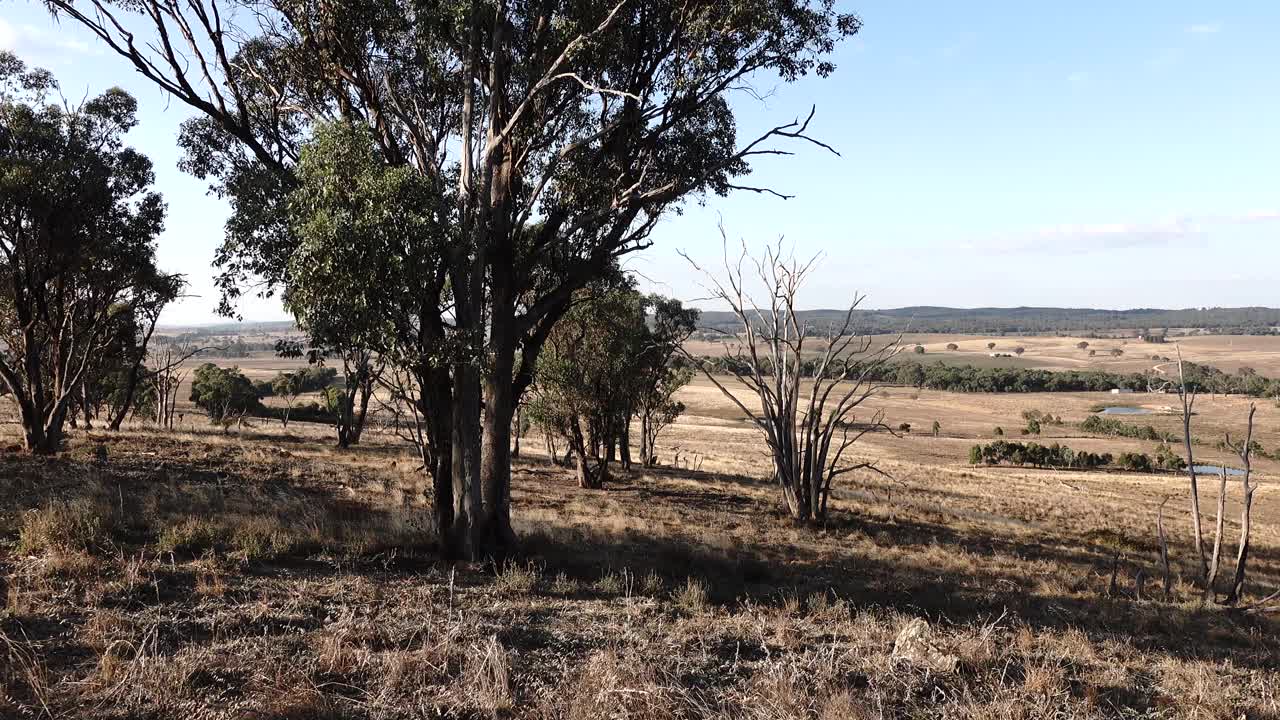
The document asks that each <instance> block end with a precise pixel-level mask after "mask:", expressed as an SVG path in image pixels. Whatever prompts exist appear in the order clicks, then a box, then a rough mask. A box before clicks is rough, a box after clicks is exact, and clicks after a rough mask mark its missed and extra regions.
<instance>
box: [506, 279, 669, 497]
mask: <svg viewBox="0 0 1280 720" xmlns="http://www.w3.org/2000/svg"><path fill="white" fill-rule="evenodd" d="M628 285H629V283H624V285H623V286H622V287H617V286H614V285H613V284H612V283H599V284H597V285H595V286H592V287H591V288H588V289H586V290H583V291H580V292H579V293H578V297H577V298H576V299H575V303H574V307H573V308H572V309H571V310H570V311H569V312H568V313H567V314H566V315H565V317H564V318H562V319H561V321H560V322H559V323H557V324H556V327H555V328H554V329H553V330H552V332H551V335H550V337H549V338H548V340H547V343H546V346H545V347H544V349H543V351H542V353H541V356H540V357H539V360H538V366H537V376H536V378H537V380H536V385H535V391H534V395H533V399H532V402H530V403H529V414H530V416H531V418H532V419H533V420H534V422H537V423H539V424H541V425H543V426H544V427H549V428H551V429H553V430H554V431H555V432H557V433H559V434H560V435H561V436H562V437H564V438H565V440H566V441H567V442H568V445H569V448H570V449H571V450H572V451H573V455H574V457H575V458H576V462H577V464H576V467H577V477H578V485H579V487H582V488H601V487H603V486H604V483H605V482H607V480H608V478H609V463H610V462H611V461H612V459H613V458H612V457H611V456H610V454H609V453H608V445H609V443H610V442H611V441H614V440H616V439H617V438H618V437H619V435H621V433H620V432H619V430H620V428H621V427H622V426H623V425H626V424H628V423H629V422H630V419H631V413H632V410H633V404H634V398H636V396H637V395H639V394H640V392H641V388H640V385H641V384H642V383H643V382H646V379H645V378H644V377H643V372H642V369H643V368H642V366H643V365H644V364H645V358H644V351H645V346H646V345H647V342H646V340H647V336H648V327H647V325H646V317H645V305H646V299H645V297H644V296H643V295H641V294H640V293H638V292H636V291H635V290H634V289H633V288H631V287H629V286H628Z"/></svg>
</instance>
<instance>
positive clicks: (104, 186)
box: [0, 52, 181, 452]
mask: <svg viewBox="0 0 1280 720" xmlns="http://www.w3.org/2000/svg"><path fill="white" fill-rule="evenodd" d="M56 90H57V84H56V83H55V82H54V80H53V77H52V76H51V75H50V74H49V73H48V72H47V71H44V70H28V69H27V67H26V66H25V65H24V64H23V63H22V61H20V60H19V59H18V58H17V57H16V56H14V55H13V54H12V53H9V52H0V128H3V132H2V133H0V147H2V148H3V158H4V162H3V163H2V164H0V216H3V217H4V218H5V222H3V223H0V278H2V281H0V337H3V340H0V344H2V345H4V346H5V351H4V352H3V353H0V382H2V383H3V384H4V385H5V386H6V387H7V388H8V390H9V391H10V393H11V394H12V395H13V396H14V397H15V399H17V400H18V409H19V411H20V414H21V418H22V424H23V429H24V431H25V434H26V440H27V444H28V446H29V447H30V448H31V449H33V450H38V451H40V452H48V451H51V450H53V449H55V448H56V447H57V445H58V443H59V441H60V439H61V434H62V422H63V418H64V417H65V415H66V410H67V407H68V404H69V403H70V402H71V399H72V398H73V397H75V395H76V394H77V392H76V391H77V390H79V389H80V387H81V383H82V382H84V381H85V380H90V381H91V382H92V380H93V379H94V378H95V376H96V377H99V378H100V377H105V376H107V375H110V374H112V373H114V372H115V371H116V370H118V369H119V367H121V366H127V365H132V364H133V363H132V362H129V361H132V360H134V357H129V356H127V353H126V351H127V350H129V349H130V348H131V347H132V345H133V343H134V339H133V338H132V337H130V336H128V335H127V332H126V330H127V328H129V327H134V326H135V323H134V316H135V313H140V312H144V311H146V312H150V311H154V312H158V310H159V307H163V305H164V304H165V303H167V302H169V301H170V300H172V299H173V297H174V296H175V295H176V293H177V290H178V288H179V287H180V284H181V280H180V279H179V278H175V277H173V276H167V275H164V274H163V273H161V272H160V271H159V270H158V269H157V267H156V260H155V238H156V236H157V235H158V234H159V233H160V231H161V230H162V228H163V225H164V213H165V207H164V203H163V201H162V200H161V198H160V195H159V194H158V193H156V192H154V191H152V189H151V185H152V183H153V182H154V175H153V173H152V167H151V161H150V160H148V159H147V158H146V157H145V156H143V155H141V154H140V153H138V152H136V151H135V150H133V149H131V148H128V147H126V146H125V145H124V140H125V135H126V133H128V132H129V130H131V129H132V128H133V127H134V126H135V125H137V116H136V111H137V103H136V101H135V100H134V99H133V97H132V96H130V95H129V94H128V93H126V92H124V91H123V90H120V89H118V88H117V89H112V90H108V91H106V92H105V93H103V94H101V95H99V96H97V97H94V98H91V99H89V100H87V101H85V102H84V103H83V104H81V105H79V106H71V105H68V104H66V103H63V102H58V101H57V99H56V98H54V97H53V94H54V92H55V91H56ZM112 346H114V347H112ZM108 350H110V351H108ZM113 365H114V366H115V367H113ZM96 394H97V396H98V397H96V398H91V400H90V402H91V403H92V402H95V401H96V400H99V399H100V398H101V393H96Z"/></svg>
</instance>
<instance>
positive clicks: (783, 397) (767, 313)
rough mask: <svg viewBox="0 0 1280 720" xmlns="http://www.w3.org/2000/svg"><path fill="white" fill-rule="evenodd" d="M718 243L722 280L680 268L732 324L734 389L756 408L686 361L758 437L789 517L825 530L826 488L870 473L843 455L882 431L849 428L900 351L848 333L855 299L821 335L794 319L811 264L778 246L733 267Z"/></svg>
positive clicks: (873, 425)
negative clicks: (702, 285)
mask: <svg viewBox="0 0 1280 720" xmlns="http://www.w3.org/2000/svg"><path fill="white" fill-rule="evenodd" d="M721 238H722V240H724V248H725V252H724V265H725V279H724V280H720V279H717V278H716V276H714V275H713V274H711V273H710V272H708V271H706V270H704V269H703V268H702V267H700V266H699V265H698V264H697V263H696V262H694V261H693V260H692V259H690V258H688V256H685V259H686V260H689V262H690V263H691V264H692V265H693V266H694V268H695V269H697V270H699V271H700V272H702V273H703V274H704V275H705V276H706V278H707V280H708V281H709V283H708V286H707V287H708V290H710V291H711V293H712V296H713V297H714V298H715V299H718V300H721V301H723V302H725V303H727V304H728V305H729V307H730V309H731V310H732V311H733V313H734V315H735V316H736V318H737V324H738V325H739V326H740V328H739V330H737V331H736V332H734V333H730V334H731V335H732V336H733V337H734V338H735V339H736V340H737V342H736V345H737V348H738V349H737V351H736V352H734V354H733V355H731V356H730V358H729V359H730V362H728V363H727V366H728V368H729V372H730V374H732V375H733V376H734V378H735V379H736V381H737V382H738V383H739V384H741V385H742V386H743V387H746V388H747V389H748V390H750V391H751V392H752V393H754V394H755V396H756V398H757V400H758V406H757V407H755V408H752V407H748V405H747V404H746V403H744V402H743V401H742V400H740V399H739V398H738V397H737V396H736V395H734V394H733V392H732V391H730V390H729V388H727V387H726V386H725V385H724V384H723V383H722V382H721V381H720V379H719V378H718V377H716V375H714V374H713V373H712V372H711V368H710V367H709V365H708V364H705V363H699V362H697V361H696V359H694V358H693V357H692V356H691V355H689V354H688V353H687V352H686V353H685V354H686V357H689V359H690V360H694V362H695V364H697V365H698V366H699V367H700V368H701V369H702V372H703V373H704V374H705V375H706V376H707V378H708V379H709V380H710V381H711V382H712V383H713V384H714V385H715V386H716V387H717V388H719V389H720V391H721V392H722V393H724V395H725V397H727V398H728V399H729V400H731V401H732V402H733V403H734V404H735V405H737V406H738V408H739V409H740V410H742V412H744V413H745V414H746V415H747V417H749V418H750V419H751V421H752V422H753V423H755V425H756V426H757V427H759V428H760V429H761V430H762V431H763V432H764V434H765V441H766V443H767V444H768V446H769V450H770V454H771V456H772V460H773V472H774V480H775V481H776V482H777V483H778V484H779V486H780V487H781V488H782V497H783V500H784V502H785V503H786V506H787V511H788V512H789V513H790V514H791V517H792V518H793V519H794V520H796V521H797V522H801V523H808V522H823V521H825V520H826V517H827V501H828V499H829V497H830V494H831V485H832V482H833V481H834V480H835V479H836V478H837V477H839V476H841V475H844V474H846V473H849V472H852V471H854V470H858V469H863V468H867V469H872V470H875V466H874V465H873V464H872V463H870V462H850V461H848V460H847V459H846V458H845V453H846V452H847V451H848V450H849V448H851V447H853V445H854V443H856V442H857V441H858V440H859V439H861V438H862V436H863V435H865V434H866V433H868V432H871V431H873V430H880V429H883V430H886V431H887V430H889V428H888V426H887V425H885V423H884V422H883V415H882V414H880V413H877V414H876V415H875V416H874V417H873V418H872V419H871V421H870V422H867V423H863V424H856V423H854V422H853V418H852V414H853V412H854V410H855V409H856V408H858V407H859V406H860V405H862V403H864V402H865V401H866V400H867V399H868V398H871V397H872V396H874V395H875V394H876V392H877V390H878V389H879V388H880V385H879V384H878V383H877V381H876V379H875V378H876V377H877V376H878V374H879V373H878V371H879V369H880V367H881V366H882V365H883V364H884V363H885V362H886V361H887V360H888V359H889V358H891V357H892V356H893V355H895V354H896V353H897V352H898V350H899V347H900V343H899V342H892V343H888V344H886V345H883V346H879V347H877V346H875V344H874V341H873V339H872V338H871V337H870V336H864V335H858V334H856V333H854V332H852V330H853V326H854V318H855V317H856V311H857V307H858V305H859V304H860V302H861V301H862V297H861V296H857V297H855V298H854V300H853V302H852V303H851V304H850V306H849V309H848V311H846V312H845V314H844V317H843V319H842V320H841V321H838V322H835V323H833V324H832V325H831V326H829V327H828V328H826V329H825V331H822V330H819V329H817V328H814V327H813V326H812V325H811V324H810V323H809V322H808V321H805V320H803V319H801V317H800V312H799V311H798V308H797V306H796V305H797V298H798V295H799V292H800V288H801V286H802V285H803V284H804V282H805V280H806V278H807V277H808V276H809V274H810V273H811V272H812V271H813V269H814V267H816V265H817V260H818V258H817V257H816V256H815V257H814V258H812V259H810V260H808V261H807V262H800V261H798V260H797V259H796V258H795V257H794V256H792V255H791V254H789V253H787V252H785V251H784V250H783V248H782V243H781V241H779V242H778V243H777V244H776V245H774V246H772V247H767V248H766V249H765V251H764V254H763V255H762V256H761V257H760V258H752V257H751V256H750V254H749V253H748V251H747V248H746V244H745V242H744V243H743V245H742V251H741V253H740V254H739V256H738V258H737V260H736V262H731V261H730V258H729V252H728V241H727V238H725V235H724V230H723V228H722V229H721ZM748 263H749V264H750V265H752V266H753V271H752V272H751V273H750V274H751V275H752V276H751V277H749V276H748V273H747V272H744V266H745V265H747V264H748ZM748 282H751V283H756V282H758V283H760V284H762V285H763V291H764V292H765V294H766V296H767V298H768V301H767V302H766V303H764V304H760V303H758V302H756V300H754V299H753V298H752V296H751V293H750V292H749V291H748V289H747V283H748ZM808 376H811V379H809V377H808ZM806 385H807V386H808V387H807V391H806V387H805V386H806ZM806 396H807V397H806ZM753 404H754V403H753Z"/></svg>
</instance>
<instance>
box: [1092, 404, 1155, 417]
mask: <svg viewBox="0 0 1280 720" xmlns="http://www.w3.org/2000/svg"><path fill="white" fill-rule="evenodd" d="M1151 413H1152V411H1151V410H1148V409H1147V408H1143V407H1129V406H1128V405H1113V406H1111V407H1105V408H1102V414H1103V415H1150V414H1151Z"/></svg>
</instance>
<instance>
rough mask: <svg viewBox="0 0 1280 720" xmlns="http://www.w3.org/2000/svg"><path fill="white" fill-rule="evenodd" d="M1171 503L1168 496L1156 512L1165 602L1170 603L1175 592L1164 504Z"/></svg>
mask: <svg viewBox="0 0 1280 720" xmlns="http://www.w3.org/2000/svg"><path fill="white" fill-rule="evenodd" d="M1167 502H1169V496H1168V495H1166V496H1165V498H1164V499H1163V500H1161V501H1160V509H1159V510H1157V511H1156V537H1157V538H1158V539H1159V542H1160V565H1161V569H1162V570H1163V572H1164V600H1165V602H1168V601H1169V595H1170V593H1171V592H1172V591H1173V573H1172V572H1170V570H1169V540H1168V538H1167V537H1165V534H1164V504H1165V503H1167Z"/></svg>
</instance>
